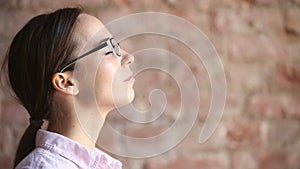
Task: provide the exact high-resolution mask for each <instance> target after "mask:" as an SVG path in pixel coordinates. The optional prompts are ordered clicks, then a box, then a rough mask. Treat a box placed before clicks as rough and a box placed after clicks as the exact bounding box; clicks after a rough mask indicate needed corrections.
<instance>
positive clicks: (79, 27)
mask: <svg viewBox="0 0 300 169" xmlns="http://www.w3.org/2000/svg"><path fill="white" fill-rule="evenodd" d="M75 34H76V36H77V37H78V39H79V40H80V42H81V43H83V44H86V45H87V44H91V45H95V44H98V43H99V42H100V41H102V40H103V39H105V38H107V37H111V34H110V33H109V31H108V30H107V29H106V28H105V26H104V24H103V23H102V22H101V21H100V20H99V19H98V18H96V17H94V16H91V15H88V14H80V15H79V16H78V20H77V24H76V28H75Z"/></svg>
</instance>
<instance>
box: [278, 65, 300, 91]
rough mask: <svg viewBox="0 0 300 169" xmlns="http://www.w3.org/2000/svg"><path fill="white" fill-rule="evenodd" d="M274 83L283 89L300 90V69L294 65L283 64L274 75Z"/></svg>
mask: <svg viewBox="0 0 300 169" xmlns="http://www.w3.org/2000/svg"><path fill="white" fill-rule="evenodd" d="M273 76H274V81H275V83H276V84H277V85H278V86H280V87H283V88H293V89H294V90H296V88H298V90H299V89H300V88H299V86H300V69H299V66H298V65H296V64H283V65H280V66H278V68H277V70H276V72H275V73H274V75H273Z"/></svg>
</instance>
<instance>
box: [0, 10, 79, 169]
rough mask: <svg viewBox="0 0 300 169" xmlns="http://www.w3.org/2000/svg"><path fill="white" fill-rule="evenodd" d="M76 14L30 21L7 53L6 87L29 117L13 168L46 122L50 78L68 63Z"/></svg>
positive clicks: (63, 13)
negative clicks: (7, 86)
mask: <svg viewBox="0 0 300 169" xmlns="http://www.w3.org/2000/svg"><path fill="white" fill-rule="evenodd" d="M80 13H81V9H79V8H64V9H60V10H57V11H55V12H53V13H50V14H42V15H39V16H36V17H34V18H32V19H31V20H30V21H29V22H28V23H27V24H26V25H25V26H24V27H23V28H22V29H21V30H20V31H19V32H18V33H17V35H16V36H15V37H14V39H13V41H12V43H11V45H10V48H9V49H8V53H7V56H6V62H7V69H8V78H9V83H10V85H11V87H12V89H13V90H14V93H15V94H16V96H17V98H18V100H19V101H20V102H21V103H22V104H23V106H24V107H25V108H26V109H27V111H28V113H29V114H30V117H31V118H30V126H29V127H28V128H27V129H26V131H25V133H24V134H23V136H22V138H21V141H20V143H19V147H18V150H17V154H16V158H15V163H14V166H16V165H17V164H18V163H19V162H20V161H21V160H22V159H23V158H24V157H25V156H27V155H28V154H29V153H30V152H31V151H32V150H33V149H34V148H35V136H36V132H37V130H38V129H39V128H41V125H42V120H43V119H49V115H50V112H51V102H52V97H53V91H54V90H53V87H52V84H51V78H52V76H53V74H54V73H56V72H57V70H59V68H60V66H62V65H64V64H66V63H67V62H68V61H70V60H71V59H72V57H71V55H72V53H73V51H74V49H75V47H76V42H75V41H74V40H73V39H72V32H73V29H74V25H75V23H76V19H77V17H78V16H79V14H80ZM71 69H72V68H71Z"/></svg>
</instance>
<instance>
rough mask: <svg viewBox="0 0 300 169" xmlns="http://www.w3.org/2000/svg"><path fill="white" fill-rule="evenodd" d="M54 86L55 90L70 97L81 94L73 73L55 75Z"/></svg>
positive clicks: (53, 78) (53, 77)
mask: <svg viewBox="0 0 300 169" xmlns="http://www.w3.org/2000/svg"><path fill="white" fill-rule="evenodd" d="M52 85H53V87H54V88H55V90H57V91H59V92H62V93H64V94H68V95H77V94H78V93H79V89H78V84H77V83H76V82H75V80H74V79H73V77H72V73H71V72H64V73H55V74H54V75H53V76H52Z"/></svg>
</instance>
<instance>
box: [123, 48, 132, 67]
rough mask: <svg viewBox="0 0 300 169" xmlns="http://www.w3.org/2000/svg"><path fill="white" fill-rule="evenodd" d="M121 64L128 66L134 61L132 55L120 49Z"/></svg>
mask: <svg viewBox="0 0 300 169" xmlns="http://www.w3.org/2000/svg"><path fill="white" fill-rule="evenodd" d="M122 55H123V56H122V66H129V65H131V64H132V63H133V62H134V56H133V55H131V54H129V53H127V52H126V51H125V50H122Z"/></svg>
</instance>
